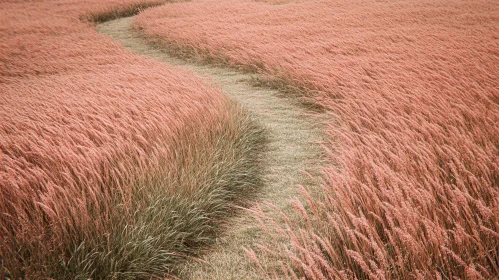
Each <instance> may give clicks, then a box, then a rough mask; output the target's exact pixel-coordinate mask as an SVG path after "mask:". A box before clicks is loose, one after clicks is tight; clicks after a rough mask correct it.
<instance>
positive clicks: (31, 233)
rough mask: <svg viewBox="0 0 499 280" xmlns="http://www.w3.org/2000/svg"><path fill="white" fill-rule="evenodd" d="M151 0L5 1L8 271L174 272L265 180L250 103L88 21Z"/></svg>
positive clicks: (33, 275)
mask: <svg viewBox="0 0 499 280" xmlns="http://www.w3.org/2000/svg"><path fill="white" fill-rule="evenodd" d="M144 2H145V1H144ZM148 3H149V4H154V3H157V1H153V2H148ZM140 5H147V3H146V4H143V3H142V1H120V2H116V3H114V4H110V3H102V2H101V1H94V2H88V1H87V2H80V1H76V2H73V1H59V2H57V3H52V2H29V3H28V2H26V3H24V2H20V1H11V2H8V3H7V2H4V3H1V4H0V7H1V9H0V18H2V21H1V28H0V41H1V42H2V48H1V53H0V86H1V93H0V186H1V187H0V260H1V264H0V276H1V277H2V279H3V278H4V277H5V278H7V279H18V278H23V279H46V278H53V279H75V278H79V279H88V278H92V279H150V278H162V277H164V276H165V275H167V274H168V273H172V272H174V270H175V264H176V263H177V262H178V261H180V260H181V259H182V258H184V257H185V256H187V255H191V254H195V253H196V252H197V249H198V247H199V246H201V245H205V244H208V243H210V242H211V240H212V238H213V235H214V234H215V233H216V231H217V228H218V227H219V225H220V223H222V222H223V220H224V218H225V217H226V216H227V215H229V213H231V212H232V209H233V208H232V207H231V206H232V205H233V204H234V203H238V204H241V203H243V201H244V199H243V197H247V196H250V195H251V193H252V192H253V191H254V190H255V189H256V188H257V187H258V186H259V185H260V177H259V172H260V169H261V165H260V158H259V154H260V150H261V147H262V139H263V138H262V137H263V136H262V131H261V130H260V129H259V128H258V126H257V125H256V124H255V123H254V122H253V121H251V120H250V119H249V118H248V116H247V115H246V113H245V112H244V111H243V110H242V109H241V108H239V107H238V106H237V105H234V104H232V103H231V102H230V101H228V100H227V99H226V97H225V96H223V94H222V93H221V92H220V91H219V90H216V89H214V88H212V87H210V86H208V85H207V84H205V83H204V82H203V81H201V80H200V79H199V78H197V77H195V76H193V75H192V73H190V72H187V71H183V70H181V69H178V68H169V67H165V66H164V65H162V64H160V63H157V62H154V61H151V60H148V59H145V58H142V57H139V56H136V55H133V54H131V53H128V52H126V51H125V50H124V49H123V48H122V47H120V46H119V44H117V43H115V42H113V41H111V40H110V39H108V38H104V37H102V36H100V35H98V34H97V32H96V31H95V30H94V29H93V28H92V25H89V24H88V23H85V22H82V21H81V20H80V18H81V17H86V16H87V15H99V13H100V12H102V13H104V14H105V13H108V12H109V11H112V10H119V11H121V12H120V13H126V12H125V10H124V9H126V7H138V6H140ZM134 9H135V8H134ZM97 18H98V19H102V18H103V17H99V16H97ZM4 19H5V20H4Z"/></svg>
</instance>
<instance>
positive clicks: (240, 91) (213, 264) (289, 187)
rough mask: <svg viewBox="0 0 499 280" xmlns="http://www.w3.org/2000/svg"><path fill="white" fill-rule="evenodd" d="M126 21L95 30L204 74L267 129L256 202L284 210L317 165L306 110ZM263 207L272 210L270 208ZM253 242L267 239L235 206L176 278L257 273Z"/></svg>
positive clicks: (315, 137)
mask: <svg viewBox="0 0 499 280" xmlns="http://www.w3.org/2000/svg"><path fill="white" fill-rule="evenodd" d="M132 22H133V17H128V18H121V19H117V20H113V21H109V22H106V23H103V24H100V25H99V26H98V31H99V32H101V33H103V34H107V35H110V36H112V37H113V38H115V39H116V40H118V41H120V42H121V43H122V44H123V45H124V47H125V48H127V49H129V50H132V51H134V52H136V53H138V54H141V55H144V56H148V57H151V58H153V59H156V60H159V61H162V62H164V63H167V64H170V65H177V66H180V67H184V68H187V69H190V70H192V71H193V72H195V73H197V74H198V75H201V76H203V77H207V78H208V79H209V80H211V82H212V84H213V85H214V86H215V87H219V88H221V89H222V91H223V92H224V93H225V94H226V95H227V96H228V97H229V98H231V99H232V100H234V101H237V102H239V103H240V104H242V105H243V107H245V108H246V110H248V112H249V113H250V114H251V115H252V116H253V117H254V118H255V119H257V120H258V121H259V123H260V124H261V125H262V126H264V127H265V128H266V130H268V132H269V133H268V137H269V150H268V152H267V154H266V157H267V158H268V168H267V173H266V174H265V177H264V181H265V186H263V188H262V190H261V194H260V195H259V202H261V203H273V204H274V205H276V206H277V207H278V208H280V209H281V210H282V211H284V212H287V211H288V210H289V209H290V208H291V203H290V201H289V200H290V199H292V198H293V197H294V196H295V195H296V194H297V189H298V187H299V186H300V185H311V184H312V182H311V180H309V179H307V177H306V176H305V175H304V172H305V171H307V172H310V173H311V174H314V173H316V171H317V169H318V168H319V166H320V161H319V158H320V152H321V149H320V147H319V145H318V144H317V143H318V142H319V141H320V140H321V139H322V137H321V133H320V131H321V130H320V129H319V128H317V127H314V126H313V123H314V120H313V119H312V118H311V117H310V116H308V114H309V112H308V111H306V110H305V109H304V108H303V107H302V106H299V105H298V104H296V102H293V101H292V100H289V99H286V98H283V97H282V94H279V92H277V91H275V90H271V89H268V88H262V87H255V86H252V85H251V84H250V80H251V78H252V76H251V74H244V73H241V72H236V71H234V70H232V69H228V68H220V67H215V66H211V65H201V64H194V63H191V62H187V61H184V60H181V59H178V58H174V57H172V56H170V55H168V54H167V52H165V51H162V50H160V49H159V48H158V47H154V46H152V45H151V44H148V42H147V41H146V40H145V39H144V38H142V37H141V36H140V34H139V33H138V32H137V31H135V30H133V27H132ZM315 122H316V121H315ZM265 211H267V212H268V213H269V215H273V212H271V211H270V210H265ZM255 242H258V243H261V244H269V242H271V241H270V240H268V239H267V238H266V237H265V234H262V231H261V229H260V226H259V225H258V223H257V222H256V220H255V219H254V218H253V217H252V215H251V214H250V213H249V212H241V214H240V215H237V216H235V217H234V218H232V219H231V220H230V221H229V223H228V227H227V229H226V230H225V231H224V232H223V233H222V234H221V236H220V237H219V238H218V239H217V240H216V243H215V245H214V246H213V247H211V248H208V249H207V251H206V253H205V254H203V255H202V256H201V258H202V261H199V262H191V263H188V264H186V265H185V266H184V267H183V269H182V272H181V274H180V275H179V276H180V278H182V279H261V278H262V276H261V275H260V274H259V273H258V268H257V267H256V266H255V265H254V264H253V262H252V261H251V260H250V259H248V257H247V256H246V254H245V252H244V251H243V247H246V248H252V247H253V246H252V244H253V243H255ZM269 245H270V246H272V244H269ZM274 246H275V245H274ZM266 265H268V266H274V265H276V264H272V263H267V264H266Z"/></svg>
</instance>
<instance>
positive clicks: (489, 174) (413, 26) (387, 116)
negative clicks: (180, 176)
mask: <svg viewBox="0 0 499 280" xmlns="http://www.w3.org/2000/svg"><path fill="white" fill-rule="evenodd" d="M136 26H137V27H138V28H140V29H142V30H143V31H144V33H145V34H146V35H147V36H149V37H150V38H151V39H154V40H160V41H161V42H162V43H163V44H165V45H167V46H168V47H170V48H174V49H175V50H177V51H178V53H179V54H180V55H187V56H190V57H195V58H198V59H203V60H206V61H216V62H221V63H224V64H227V65H230V66H234V67H238V68H240V69H242V70H248V71H257V72H259V73H261V74H262V75H264V76H265V78H266V79H267V82H269V83H271V84H272V85H275V86H278V87H281V88H284V89H286V90H290V91H294V92H299V93H301V94H303V95H304V96H305V97H306V98H308V99H311V100H313V101H314V102H315V103H316V104H317V105H319V106H320V107H321V108H323V109H324V110H325V111H326V112H327V113H328V114H330V115H331V116H333V117H334V119H335V120H336V121H335V122H331V123H329V124H328V127H327V131H326V133H327V134H328V136H329V138H330V140H331V141H330V142H331V144H325V145H324V149H325V151H326V152H327V153H328V155H329V157H330V159H331V161H332V162H334V163H335V164H334V165H331V166H330V167H326V168H324V170H323V176H324V183H323V191H322V193H321V194H315V193H314V196H318V198H317V197H313V198H310V199H307V196H308V194H305V195H304V197H303V201H304V202H303V203H298V202H297V204H296V209H297V213H298V214H299V216H300V217H301V219H298V220H297V219H284V221H285V222H284V225H283V226H282V231H281V232H280V233H278V234H276V236H275V238H283V237H284V238H286V239H288V240H289V243H290V246H288V247H283V248H262V249H263V250H259V251H258V252H256V254H255V253H254V252H252V251H250V256H251V257H253V258H255V260H256V261H258V260H257V257H258V254H277V255H278V256H280V258H282V271H280V272H279V273H281V275H287V278H291V279H298V278H300V277H306V278H307V279H352V278H358V279H497V278H498V277H499V4H498V3H497V1H493V0H477V1H451V0H442V1H426V0H421V1H416V0H411V1H374V0H354V1H344V0H333V1H325V0H324V1H321V0H284V1H280V0H279V1H277V0H276V1H250V0H237V1H236V0H230V1H229V0H218V1H215V0H205V1H189V2H186V3H176V4H172V5H165V6H162V7H157V8H152V9H149V10H147V11H145V12H144V13H142V14H141V15H139V17H138V18H137V21H136ZM268 222H269V223H271V222H278V223H282V222H283V221H268ZM267 273H268V274H267ZM263 275H264V276H265V277H271V276H272V275H273V274H272V272H263Z"/></svg>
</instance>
